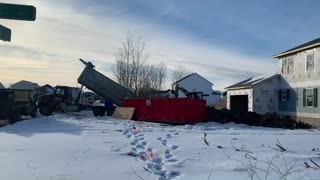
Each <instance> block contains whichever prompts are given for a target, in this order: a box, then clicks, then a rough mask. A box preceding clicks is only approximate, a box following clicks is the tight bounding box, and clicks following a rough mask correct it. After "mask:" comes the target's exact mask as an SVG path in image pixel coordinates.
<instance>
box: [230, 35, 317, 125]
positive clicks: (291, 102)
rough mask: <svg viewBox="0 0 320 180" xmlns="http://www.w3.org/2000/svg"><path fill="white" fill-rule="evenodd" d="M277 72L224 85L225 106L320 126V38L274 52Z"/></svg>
mask: <svg viewBox="0 0 320 180" xmlns="http://www.w3.org/2000/svg"><path fill="white" fill-rule="evenodd" d="M273 57H274V58H277V61H278V66H277V75H273V76H268V77H256V78H250V79H247V80H244V81H242V82H239V83H237V84H234V85H232V86H229V87H227V88H226V89H227V97H228V99H227V107H228V109H231V110H235V111H254V112H257V113H261V114H263V113H266V112H277V113H278V114H280V115H285V116H290V117H292V118H294V119H296V120H300V121H304V122H307V123H309V124H312V125H315V126H320V107H319V103H320V98H319V95H318V94H319V93H318V92H319V88H320V38H318V39H315V40H312V41H310V42H307V43H305V44H302V45H299V46H297V47H295V48H292V49H289V50H287V51H284V52H282V53H280V54H277V55H275V56H273Z"/></svg>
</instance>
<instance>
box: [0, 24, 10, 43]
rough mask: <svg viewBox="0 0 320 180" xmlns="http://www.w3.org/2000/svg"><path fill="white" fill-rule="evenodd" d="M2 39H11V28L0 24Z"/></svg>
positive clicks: (0, 36) (0, 38) (0, 37)
mask: <svg viewBox="0 0 320 180" xmlns="http://www.w3.org/2000/svg"><path fill="white" fill-rule="evenodd" d="M0 40H3V41H11V29H9V28H7V27H4V26H2V25H1V24H0Z"/></svg>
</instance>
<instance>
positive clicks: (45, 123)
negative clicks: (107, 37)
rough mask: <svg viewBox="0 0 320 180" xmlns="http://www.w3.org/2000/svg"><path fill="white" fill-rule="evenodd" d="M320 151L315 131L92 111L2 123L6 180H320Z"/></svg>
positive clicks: (0, 173) (0, 158) (0, 149)
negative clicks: (149, 119) (167, 121)
mask: <svg viewBox="0 0 320 180" xmlns="http://www.w3.org/2000/svg"><path fill="white" fill-rule="evenodd" d="M276 144H278V145H279V146H280V147H278V146H277V145H276ZM281 147H283V148H284V149H285V150H286V151H283V152H281ZM319 154H320V131H319V130H318V129H312V130H283V129H269V128H260V127H249V126H245V125H236V124H225V125H220V124H216V123H201V124H196V125H185V126H167V125H161V124H156V123H146V122H135V121H127V120H117V119H112V118H111V117H101V118H95V117H93V116H92V115H91V113H90V112H81V113H79V114H68V115H54V116H51V117H40V118H35V119H32V120H26V121H22V122H19V123H16V124H14V125H9V126H6V127H3V128H0V177H1V179H5V180H20V179H28V180H29V179H30V180H38V179H39V180H46V179H48V180H88V179H94V180H102V179H103V180H105V179H126V180H127V179H129V180H135V179H136V180H139V179H144V180H147V179H152V180H156V179H160V180H166V179H187V180H189V179H197V180H198V179H205V180H206V179H237V180H242V179H243V180H246V179H251V177H252V179H281V178H283V179H320V169H319V168H318V167H317V166H316V164H319V165H320V158H319V157H320V155H319ZM310 159H311V160H312V161H313V162H314V163H316V164H314V163H313V162H312V161H311V160H310ZM305 162H306V163H307V165H306V164H305ZM307 166H310V167H309V168H306V167H307Z"/></svg>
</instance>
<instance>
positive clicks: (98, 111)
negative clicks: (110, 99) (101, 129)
mask: <svg viewBox="0 0 320 180" xmlns="http://www.w3.org/2000/svg"><path fill="white" fill-rule="evenodd" d="M92 112H93V115H94V116H104V114H105V113H106V110H105V108H104V107H102V106H94V107H93V108H92Z"/></svg>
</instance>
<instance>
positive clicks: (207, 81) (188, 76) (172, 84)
mask: <svg viewBox="0 0 320 180" xmlns="http://www.w3.org/2000/svg"><path fill="white" fill-rule="evenodd" d="M193 75H197V76H199V77H201V78H202V79H204V80H206V81H207V82H209V83H210V84H211V85H213V83H212V82H210V81H209V80H207V79H206V78H204V77H202V76H200V75H199V74H198V73H191V74H189V75H187V76H185V77H184V78H182V79H180V80H178V81H176V82H174V83H172V85H174V84H178V83H179V82H181V81H183V80H185V79H187V78H189V77H190V76H193Z"/></svg>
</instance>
